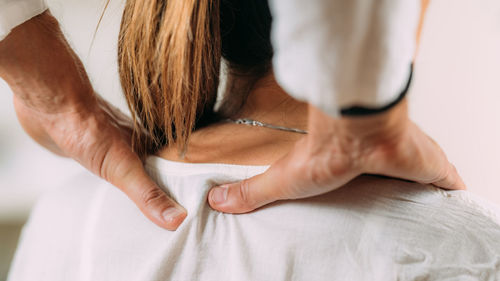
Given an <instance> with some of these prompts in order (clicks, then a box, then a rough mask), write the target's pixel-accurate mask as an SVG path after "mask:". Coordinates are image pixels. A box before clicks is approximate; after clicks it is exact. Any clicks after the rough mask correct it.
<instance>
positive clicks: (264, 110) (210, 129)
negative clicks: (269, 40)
mask: <svg viewBox="0 0 500 281" xmlns="http://www.w3.org/2000/svg"><path fill="white" fill-rule="evenodd" d="M230 117H231V118H232V119H237V118H249V119H253V120H256V121H260V122H264V123H268V124H272V125H277V126H283V127H288V128H296V129H301V130H306V129H307V104H305V103H302V102H298V101H296V100H294V99H293V98H291V97H290V96H289V95H287V94H286V93H285V91H283V89H281V88H280V87H279V86H278V85H277V83H276V82H275V80H274V77H273V76H272V75H268V76H266V77H263V78H262V79H260V80H259V81H257V83H256V84H255V85H254V87H253V89H252V91H251V92H250V94H249V95H248V98H247V100H246V102H245V104H244V106H243V107H242V109H241V110H240V111H239V112H238V113H237V114H234V115H232V116H230ZM303 136H304V135H303V134H298V133H291V132H284V131H280V130H273V129H269V128H262V127H249V126H245V125H239V124H234V123H228V122H220V123H217V124H213V125H210V126H207V127H204V128H201V129H198V130H196V131H195V132H193V134H192V135H191V137H190V140H189V143H188V149H187V153H186V155H185V156H184V157H180V156H179V152H178V151H177V149H176V147H175V146H169V147H165V148H164V149H162V150H161V151H159V152H158V155H159V156H160V157H163V158H166V159H170V160H174V161H181V162H191V163H228V164H242V165H269V164H271V163H273V162H274V161H276V160H277V159H279V158H281V157H283V156H284V155H285V154H286V153H288V152H289V151H290V150H291V149H292V147H293V146H294V144H295V142H296V141H298V140H299V139H301V138H302V137H303Z"/></svg>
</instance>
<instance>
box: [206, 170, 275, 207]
mask: <svg viewBox="0 0 500 281" xmlns="http://www.w3.org/2000/svg"><path fill="white" fill-rule="evenodd" d="M280 171H281V168H280V167H276V166H275V165H273V166H271V168H269V169H268V170H267V171H266V172H264V173H263V174H260V175H257V176H254V177H252V178H249V179H245V180H243V181H240V182H236V183H231V184H224V185H221V186H217V187H213V188H212V189H211V190H210V192H209V193H208V203H209V204H210V206H211V207H212V208H213V209H215V210H217V211H220V212H224V213H238V214H240V213H247V212H250V211H253V210H255V209H257V208H259V207H261V206H264V205H266V204H269V203H271V202H274V201H276V200H280V199H285V197H284V196H283V190H282V187H283V186H284V185H283V184H284V182H283V179H282V177H281V175H282V174H283V173H280Z"/></svg>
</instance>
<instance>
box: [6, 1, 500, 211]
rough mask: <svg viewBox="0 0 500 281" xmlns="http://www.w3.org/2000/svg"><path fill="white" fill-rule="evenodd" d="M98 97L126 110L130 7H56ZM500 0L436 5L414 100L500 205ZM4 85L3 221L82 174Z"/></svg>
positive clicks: (469, 177)
mask: <svg viewBox="0 0 500 281" xmlns="http://www.w3.org/2000/svg"><path fill="white" fill-rule="evenodd" d="M48 2H49V4H50V5H51V7H52V12H53V14H54V15H55V16H56V17H57V18H58V19H59V20H60V22H61V24H62V26H63V29H64V31H65V32H66V34H67V36H68V39H69V41H70V42H71V44H72V45H73V46H74V48H75V50H76V51H77V53H78V54H79V55H80V57H81V58H82V60H83V61H84V63H85V65H86V67H87V70H88V72H89V74H90V77H91V80H92V83H93V85H94V87H95V89H96V90H97V91H98V92H99V93H100V94H102V95H103V96H105V97H106V98H107V99H109V100H111V101H112V102H113V103H115V104H116V105H118V106H119V107H120V108H122V109H124V110H126V106H125V102H124V100H123V98H122V96H121V95H122V94H121V90H120V85H119V82H118V76H117V69H116V59H115V56H116V39H117V33H118V28H119V20H120V16H121V9H122V8H121V7H122V5H123V2H124V1H121V0H112V1H111V5H110V7H109V8H108V10H107V12H106V15H105V17H104V19H103V21H102V23H101V26H100V29H99V31H98V33H97V34H96V41H95V43H94V45H93V47H92V48H90V42H91V39H92V36H93V34H94V30H95V26H96V24H97V21H98V18H99V16H100V13H101V12H102V10H103V8H104V3H105V1H104V0H86V1H84V0H49V1H48ZM499 68H500V1H497V0H481V1H472V0H433V1H432V3H431V5H430V7H429V11H428V14H427V18H426V23H425V26H424V30H423V34H422V39H421V46H420V55H419V57H418V59H417V61H416V65H415V80H414V83H413V86H412V90H411V93H410V108H411V116H412V117H413V119H414V120H415V121H416V122H417V123H418V124H419V125H420V126H421V127H422V128H423V129H424V130H425V131H426V132H428V133H429V134H430V135H431V136H432V137H433V138H434V139H436V140H437V141H438V142H439V143H440V144H441V145H442V147H443V148H444V150H445V151H446V152H447V154H448V156H449V158H450V159H451V161H452V162H453V163H454V164H456V166H457V168H458V169H459V171H460V172H461V174H462V176H463V177H464V179H465V181H466V183H467V184H468V186H469V189H470V190H471V191H472V192H475V193H478V194H480V195H482V196H485V197H487V198H488V199H490V200H492V201H494V202H496V203H498V204H500V184H499V183H498V177H499V176H500V164H499V161H500V147H499V144H500V83H499V82H500V76H499V70H498V69H499ZM11 99H12V94H11V93H10V92H9V90H8V89H7V87H6V86H5V84H4V83H1V82H0V220H6V219H15V218H23V217H25V216H26V214H27V210H28V209H29V207H30V206H31V204H32V203H33V202H34V200H35V198H36V196H37V195H38V194H39V193H40V192H42V191H43V190H44V189H47V188H50V187H53V186H58V185H61V184H65V183H68V184H71V183H70V181H71V177H72V175H74V174H76V173H79V172H81V168H80V167H79V166H78V165H77V164H75V163H73V162H71V161H68V160H64V159H60V158H58V157H55V156H52V155H50V154H49V153H47V152H45V151H44V150H43V149H41V148H40V147H38V146H37V145H36V144H34V143H33V142H32V141H31V140H30V139H29V138H28V137H26V136H25V135H24V134H23V133H22V131H21V129H20V128H19V126H18V125H17V122H16V120H15V114H14V112H13V109H12V105H11Z"/></svg>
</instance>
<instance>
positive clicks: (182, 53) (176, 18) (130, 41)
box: [118, 0, 272, 155]
mask: <svg viewBox="0 0 500 281" xmlns="http://www.w3.org/2000/svg"><path fill="white" fill-rule="evenodd" d="M270 24H271V15H270V12H269V8H268V6H267V1H266V0H260V1H248V0H127V2H126V5H125V10H124V13H123V17H122V23H121V29H120V35H119V43H118V65H119V74H120V80H121V84H122V87H123V90H124V94H125V97H126V100H127V103H128V106H129V108H130V111H131V113H132V117H133V120H134V135H133V147H134V149H135V150H136V151H137V152H138V153H139V154H140V155H144V154H146V153H154V152H155V151H157V150H158V149H160V148H161V147H163V146H165V145H171V144H176V145H177V146H178V149H179V151H180V152H185V149H186V145H187V142H188V138H189V136H190V134H191V132H192V131H193V130H194V129H196V128H199V127H202V126H204V125H206V124H209V123H211V122H214V120H217V118H218V117H217V116H218V115H217V114H216V113H215V112H214V104H215V101H216V98H217V88H218V84H219V73H220V65H221V59H222V58H223V57H224V58H225V59H226V61H227V63H228V67H229V78H228V83H227V91H228V92H230V94H228V95H226V98H225V99H224V101H223V103H222V106H221V109H222V110H221V112H222V113H220V114H219V115H221V114H222V115H228V114H231V113H234V112H235V111H237V110H238V108H239V107H241V105H242V104H243V100H244V98H246V94H248V92H249V91H250V89H251V85H252V83H253V82H254V81H255V80H256V79H257V78H258V77H260V76H262V75H263V74H265V73H266V72H267V71H268V70H269V68H270V61H271V58H272V48H271V43H270Z"/></svg>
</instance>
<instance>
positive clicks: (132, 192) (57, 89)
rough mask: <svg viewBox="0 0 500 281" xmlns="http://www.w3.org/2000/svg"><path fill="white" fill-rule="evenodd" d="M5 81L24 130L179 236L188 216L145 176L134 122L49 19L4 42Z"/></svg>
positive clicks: (0, 62)
mask: <svg viewBox="0 0 500 281" xmlns="http://www.w3.org/2000/svg"><path fill="white" fill-rule="evenodd" d="M0 77H2V78H3V79H5V81H7V83H8V84H9V86H10V87H11V88H12V90H13V92H14V104H15V108H16V112H17V115H18V118H19V120H20V122H21V124H22V125H23V127H24V129H25V130H26V132H27V133H28V134H30V135H31V136H32V137H33V138H34V139H35V140H36V141H37V142H38V143H40V144H41V145H43V146H44V147H46V148H48V149H49V150H51V151H53V152H55V153H57V154H59V155H62V156H67V157H71V158H73V159H75V160H77V161H78V162H80V163H81V164H82V165H83V166H84V167H86V168H87V169H89V170H91V171H92V172H93V173H95V174H96V175H98V176H100V177H102V178H104V179H105V180H107V181H109V182H110V183H112V184H113V185H115V186H116V187H118V188H120V189H121V190H122V191H123V192H125V193H126V194H127V196H129V197H130V199H132V201H134V202H135V204H136V205H137V206H138V207H139V209H140V210H141V211H142V212H143V213H144V214H145V215H146V216H147V217H148V218H149V219H150V220H151V221H153V222H154V223H156V224H157V225H158V226H160V227H163V228H166V229H169V230H175V229H176V228H177V227H178V226H179V225H180V223H181V222H182V221H183V220H184V218H185V217H186V215H187V213H186V211H185V210H184V209H183V208H182V207H181V206H179V205H178V204H177V203H176V202H174V201H173V200H172V199H170V198H169V197H168V196H167V195H166V194H165V193H164V192H163V191H162V190H161V189H160V188H159V187H158V186H157V185H156V183H155V182H153V180H151V179H150V177H149V176H148V175H147V173H146V172H145V170H144V167H143V163H142V161H141V159H140V158H139V157H138V156H137V155H136V154H135V153H134V152H133V151H132V149H131V146H130V140H131V132H132V130H131V125H130V124H131V121H130V120H129V118H128V117H126V116H125V115H123V114H122V113H120V112H119V111H118V110H117V109H115V108H114V107H112V106H110V105H109V104H108V103H106V102H105V101H104V100H103V99H101V98H100V97H99V96H97V95H96V94H95V93H94V91H93V89H92V86H91V85H90V82H89V79H88V77H87V75H86V73H85V70H84V68H83V65H82V63H81V62H80V60H79V59H78V57H77V56H76V54H75V53H74V52H73V51H72V50H71V48H70V46H69V45H68V44H67V42H66V41H65V39H64V36H63V35H62V33H61V31H60V29H59V26H58V24H57V21H56V20H55V19H54V18H53V17H52V16H51V15H50V13H48V12H45V13H44V14H42V15H40V16H37V17H35V18H33V19H31V20H30V21H28V22H26V23H24V24H22V25H21V26H19V27H17V28H15V29H14V30H13V31H12V32H11V34H10V35H9V36H8V37H7V38H6V39H5V40H3V41H1V42H0Z"/></svg>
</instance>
